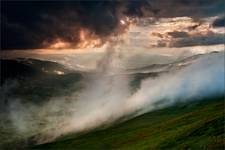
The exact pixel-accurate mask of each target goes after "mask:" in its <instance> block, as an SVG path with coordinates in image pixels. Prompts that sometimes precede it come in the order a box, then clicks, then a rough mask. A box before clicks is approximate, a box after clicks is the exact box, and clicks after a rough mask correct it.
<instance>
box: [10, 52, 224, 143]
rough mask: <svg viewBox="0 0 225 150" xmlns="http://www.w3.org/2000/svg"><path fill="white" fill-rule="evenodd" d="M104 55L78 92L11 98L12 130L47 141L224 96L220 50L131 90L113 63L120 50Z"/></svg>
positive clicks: (117, 57) (124, 76)
mask: <svg viewBox="0 0 225 150" xmlns="http://www.w3.org/2000/svg"><path fill="white" fill-rule="evenodd" d="M107 58H108V60H107V61H104V63H103V64H104V65H106V64H107V66H108V69H102V72H100V73H97V74H94V75H90V76H87V77H86V78H85V88H84V89H83V91H81V93H78V92H74V94H72V95H71V96H69V97H54V98H52V99H51V100H50V101H48V102H46V103H45V104H44V105H41V106H38V105H34V104H31V103H27V104H23V103H22V102H21V99H19V98H18V99H17V100H14V102H13V103H11V104H10V107H9V118H10V120H11V122H12V124H13V125H14V127H15V128H16V129H17V131H16V132H17V133H18V134H20V135H22V136H23V138H28V137H32V140H33V141H35V143H44V142H50V141H52V140H54V139H55V138H58V137H60V136H62V135H65V134H69V133H81V132H84V131H88V130H91V129H94V128H97V127H102V126H104V125H110V124H111V123H113V122H114V121H116V120H118V119H120V118H124V117H125V118H126V116H129V117H130V115H131V114H132V116H133V117H134V116H137V115H141V114H143V113H146V112H149V111H152V110H155V109H160V108H163V107H167V106H170V105H173V104H175V103H177V102H187V101H190V102H191V101H194V100H196V99H204V98H207V97H211V96H221V95H222V96H223V95H224V52H220V53H212V54H207V55H204V56H202V57H200V58H199V59H197V61H195V63H193V64H191V65H190V66H187V67H185V68H182V69H180V70H176V71H173V72H169V73H165V74H163V75H161V76H159V77H157V78H147V79H145V80H143V81H142V83H141V86H140V88H139V89H138V90H137V91H136V92H134V93H133V92H132V90H131V87H130V84H129V83H130V80H131V78H130V77H129V76H128V75H119V72H120V70H117V69H115V68H114V67H113V64H116V63H118V62H120V57H119V55H118V53H117V52H116V51H115V50H114V52H113V53H111V54H107ZM115 61H116V62H115ZM120 63H121V62H120ZM103 68H104V67H103Z"/></svg>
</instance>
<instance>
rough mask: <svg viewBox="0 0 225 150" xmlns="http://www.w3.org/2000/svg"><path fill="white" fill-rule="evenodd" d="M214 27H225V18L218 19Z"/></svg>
mask: <svg viewBox="0 0 225 150" xmlns="http://www.w3.org/2000/svg"><path fill="white" fill-rule="evenodd" d="M213 27H225V16H223V17H221V18H218V19H216V20H215V21H214V22H213Z"/></svg>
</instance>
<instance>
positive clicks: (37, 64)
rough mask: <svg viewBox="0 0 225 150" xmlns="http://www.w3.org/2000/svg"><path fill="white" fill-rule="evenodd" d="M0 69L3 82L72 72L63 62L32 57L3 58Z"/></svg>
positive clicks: (0, 61)
mask: <svg viewBox="0 0 225 150" xmlns="http://www.w3.org/2000/svg"><path fill="white" fill-rule="evenodd" d="M0 70H1V71H0V73H1V84H3V83H4V82H5V80H7V79H24V78H28V77H40V76H45V75H50V74H52V75H62V74H66V73H69V72H71V71H70V70H69V69H67V68H65V67H64V66H63V65H61V64H58V63H55V62H50V61H42V60H37V59H30V58H18V59H13V60H12V59H1V60H0Z"/></svg>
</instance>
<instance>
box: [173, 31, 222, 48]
mask: <svg viewBox="0 0 225 150" xmlns="http://www.w3.org/2000/svg"><path fill="white" fill-rule="evenodd" d="M214 44H224V34H220V33H209V34H207V35H199V36H187V37H184V38H177V39H174V40H173V41H172V42H171V43H170V47H185V46H200V45H214Z"/></svg>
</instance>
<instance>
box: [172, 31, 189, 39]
mask: <svg viewBox="0 0 225 150" xmlns="http://www.w3.org/2000/svg"><path fill="white" fill-rule="evenodd" d="M168 35H170V36H172V37H173V38H183V37H188V36H189V35H188V33H187V32H180V31H174V32H168Z"/></svg>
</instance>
